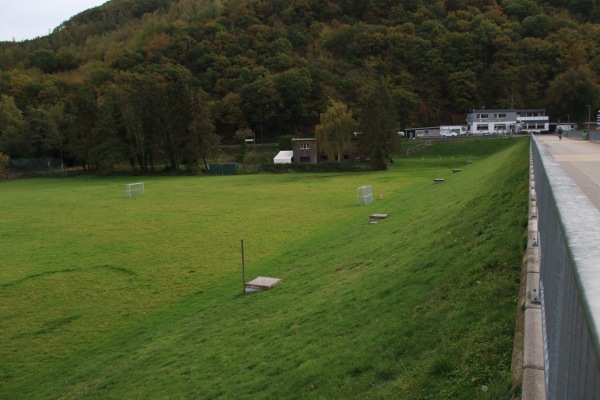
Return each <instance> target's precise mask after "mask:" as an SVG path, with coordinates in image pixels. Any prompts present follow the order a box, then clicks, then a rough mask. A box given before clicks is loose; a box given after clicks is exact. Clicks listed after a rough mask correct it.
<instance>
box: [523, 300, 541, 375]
mask: <svg viewBox="0 0 600 400" xmlns="http://www.w3.org/2000/svg"><path fill="white" fill-rule="evenodd" d="M523 368H533V369H542V370H543V369H544V348H543V345H542V310H541V309H539V308H527V309H525V343H524V347H523Z"/></svg>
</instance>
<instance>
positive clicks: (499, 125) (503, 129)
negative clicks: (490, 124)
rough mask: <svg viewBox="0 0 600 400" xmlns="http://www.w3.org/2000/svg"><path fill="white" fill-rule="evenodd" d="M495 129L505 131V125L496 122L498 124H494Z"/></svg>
mask: <svg viewBox="0 0 600 400" xmlns="http://www.w3.org/2000/svg"><path fill="white" fill-rule="evenodd" d="M496 130H497V131H505V130H506V125H505V124H498V125H496Z"/></svg>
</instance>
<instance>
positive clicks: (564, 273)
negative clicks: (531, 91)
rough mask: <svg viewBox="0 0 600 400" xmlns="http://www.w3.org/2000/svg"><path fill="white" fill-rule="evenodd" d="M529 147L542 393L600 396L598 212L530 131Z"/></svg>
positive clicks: (559, 398)
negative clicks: (536, 246) (535, 228)
mask: <svg viewBox="0 0 600 400" xmlns="http://www.w3.org/2000/svg"><path fill="white" fill-rule="evenodd" d="M593 132H594V131H593ZM596 132H598V134H599V135H600V131H596ZM569 136H571V133H570V134H569ZM590 138H591V139H592V136H591V135H590ZM599 140H600V136H599ZM531 148H532V160H533V166H532V168H533V171H534V176H535V182H534V185H533V186H534V187H535V195H534V196H535V200H536V211H537V217H538V222H537V223H538V240H539V255H540V269H539V282H540V283H539V285H540V286H539V288H540V300H541V310H540V311H541V314H540V317H541V323H542V332H541V333H542V338H543V357H544V372H545V389H546V390H545V391H546V397H547V399H549V400H564V399H600V368H599V365H598V361H599V360H600V212H599V211H598V210H597V209H596V208H595V207H594V206H593V204H592V203H591V202H590V200H589V199H588V198H587V197H586V196H585V195H584V194H583V193H582V192H581V190H580V189H579V188H578V187H577V185H576V184H575V183H574V182H573V181H572V180H571V179H570V178H569V177H568V176H567V175H566V174H565V172H564V171H563V170H562V168H561V167H560V165H559V164H558V163H557V162H556V161H555V160H554V158H553V157H552V155H551V154H549V153H548V151H547V150H546V149H545V148H544V146H542V145H538V142H537V140H536V138H535V137H534V136H532V145H531ZM526 318H527V315H526ZM526 323H527V322H526ZM531 329H535V328H531ZM531 373H532V374H535V373H536V372H535V371H532V372H531Z"/></svg>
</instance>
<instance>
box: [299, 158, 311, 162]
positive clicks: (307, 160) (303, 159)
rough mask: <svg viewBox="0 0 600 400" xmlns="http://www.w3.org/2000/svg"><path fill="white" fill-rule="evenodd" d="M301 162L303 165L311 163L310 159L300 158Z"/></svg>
mask: <svg viewBox="0 0 600 400" xmlns="http://www.w3.org/2000/svg"><path fill="white" fill-rule="evenodd" d="M300 162H301V163H309V162H310V157H300Z"/></svg>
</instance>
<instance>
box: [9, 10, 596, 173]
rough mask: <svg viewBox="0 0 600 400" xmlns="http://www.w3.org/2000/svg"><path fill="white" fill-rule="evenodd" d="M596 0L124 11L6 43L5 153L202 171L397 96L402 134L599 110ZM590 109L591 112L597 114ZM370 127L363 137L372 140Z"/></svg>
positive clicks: (91, 15)
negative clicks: (514, 114) (416, 128)
mask: <svg viewBox="0 0 600 400" xmlns="http://www.w3.org/2000/svg"><path fill="white" fill-rule="evenodd" d="M599 11H600V5H598V4H597V1H596V0H573V1H571V0H551V1H540V0H497V1H496V0H478V1H475V0H446V1H444V0H405V1H398V0H269V1H266V0H229V1H228V0H172V1H168V0H111V1H109V2H108V3H106V4H104V5H103V6H100V7H97V8H94V9H91V10H88V11H86V12H83V13H81V14H79V15H76V16H74V17H73V18H72V19H70V20H68V21H65V22H64V23H63V24H62V25H60V26H59V27H57V28H56V29H55V30H54V31H53V32H52V33H51V34H50V35H48V36H46V37H41V38H37V39H34V40H28V41H24V42H18V43H15V42H1V43H0V152H4V153H6V154H8V155H9V156H10V157H12V158H18V157H46V156H56V157H58V156H59V155H60V156H62V157H63V158H65V159H67V160H69V161H70V163H82V164H92V165H95V166H98V167H105V168H110V166H111V165H113V163H114V162H117V161H122V160H129V161H130V162H131V163H132V165H133V164H134V165H136V166H137V167H138V168H140V169H148V168H153V167H154V166H155V165H157V164H160V165H162V164H165V163H166V164H169V165H171V166H172V167H175V168H177V167H179V166H181V165H185V166H197V165H202V164H203V163H204V162H205V161H206V160H207V159H208V158H210V156H211V154H212V150H213V148H214V146H215V145H217V144H218V143H231V142H232V141H233V137H234V134H235V132H236V131H240V130H241V129H244V128H250V129H251V130H253V131H254V132H255V133H256V137H257V140H258V141H259V142H260V141H267V140H276V139H277V137H278V136H280V135H296V136H313V135H314V129H315V126H316V125H317V124H318V122H319V115H320V114H321V113H323V112H325V110H326V109H327V106H328V104H331V103H330V100H333V101H336V102H341V103H343V105H346V106H347V107H348V110H350V111H351V112H352V114H353V116H354V117H355V118H356V119H357V120H360V118H361V114H363V110H364V109H365V105H366V104H365V103H366V102H367V99H369V98H370V97H371V98H372V95H373V93H372V92H373V88H375V87H376V85H378V84H383V85H384V87H385V90H386V91H387V92H388V93H385V94H386V95H387V94H389V98H390V99H391V103H390V104H391V106H390V110H388V111H389V113H390V114H391V115H393V116H394V118H395V120H396V125H397V129H398V130H400V129H403V128H404V127H407V126H413V125H434V124H441V123H461V122H463V121H464V116H465V113H466V111H468V110H469V109H471V108H473V107H477V108H479V107H485V108H509V107H511V106H513V107H515V108H528V107H532V108H533V107H535V108H538V107H539V108H546V109H547V110H548V114H549V115H550V116H551V119H552V120H559V119H561V120H563V121H564V120H566V119H567V118H569V119H570V120H571V121H584V120H587V116H588V112H589V108H590V107H591V108H592V110H593V111H595V109H596V108H597V107H598V105H600V99H599V93H600V84H599V72H600V25H599V24H598V23H597V22H598V21H599V16H600V12H599ZM588 105H589V106H590V107H587V106H588ZM365 122H368V121H363V124H362V126H363V127H364V126H366V125H367V124H365Z"/></svg>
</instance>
